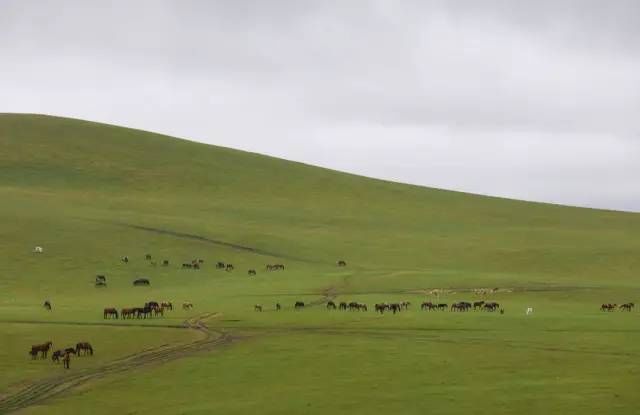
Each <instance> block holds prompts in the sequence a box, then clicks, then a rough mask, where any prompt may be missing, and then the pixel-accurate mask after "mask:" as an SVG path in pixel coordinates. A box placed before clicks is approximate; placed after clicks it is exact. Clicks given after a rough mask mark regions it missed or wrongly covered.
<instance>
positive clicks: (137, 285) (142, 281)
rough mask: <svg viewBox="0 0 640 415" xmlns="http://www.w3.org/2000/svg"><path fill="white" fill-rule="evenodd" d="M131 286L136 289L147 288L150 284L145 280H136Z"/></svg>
mask: <svg viewBox="0 0 640 415" xmlns="http://www.w3.org/2000/svg"><path fill="white" fill-rule="evenodd" d="M133 285H134V286H136V287H140V286H149V285H151V282H149V280H148V279H147V278H138V279H137V280H135V281H133Z"/></svg>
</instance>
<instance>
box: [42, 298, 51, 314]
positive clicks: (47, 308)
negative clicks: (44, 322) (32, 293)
mask: <svg viewBox="0 0 640 415" xmlns="http://www.w3.org/2000/svg"><path fill="white" fill-rule="evenodd" d="M42 306H43V307H44V308H45V309H46V310H48V311H51V302H50V301H49V300H46V301H45V302H44V304H43V305H42Z"/></svg>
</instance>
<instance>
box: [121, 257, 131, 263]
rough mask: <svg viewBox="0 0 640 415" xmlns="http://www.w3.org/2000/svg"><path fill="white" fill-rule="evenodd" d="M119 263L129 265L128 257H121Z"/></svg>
mask: <svg viewBox="0 0 640 415" xmlns="http://www.w3.org/2000/svg"><path fill="white" fill-rule="evenodd" d="M120 261H122V262H124V263H125V264H128V263H129V257H128V256H123V257H122V258H120Z"/></svg>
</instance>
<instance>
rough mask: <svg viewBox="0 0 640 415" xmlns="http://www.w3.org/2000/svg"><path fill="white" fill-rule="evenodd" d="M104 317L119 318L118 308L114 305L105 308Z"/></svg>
mask: <svg viewBox="0 0 640 415" xmlns="http://www.w3.org/2000/svg"><path fill="white" fill-rule="evenodd" d="M103 318H115V319H116V320H117V319H118V310H116V309H115V308H113V307H109V308H105V309H104V313H103Z"/></svg>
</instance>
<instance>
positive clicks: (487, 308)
mask: <svg viewBox="0 0 640 415" xmlns="http://www.w3.org/2000/svg"><path fill="white" fill-rule="evenodd" d="M499 308H500V304H498V303H485V304H484V306H483V310H484V311H490V312H493V311H496V310H497V309H499Z"/></svg>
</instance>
